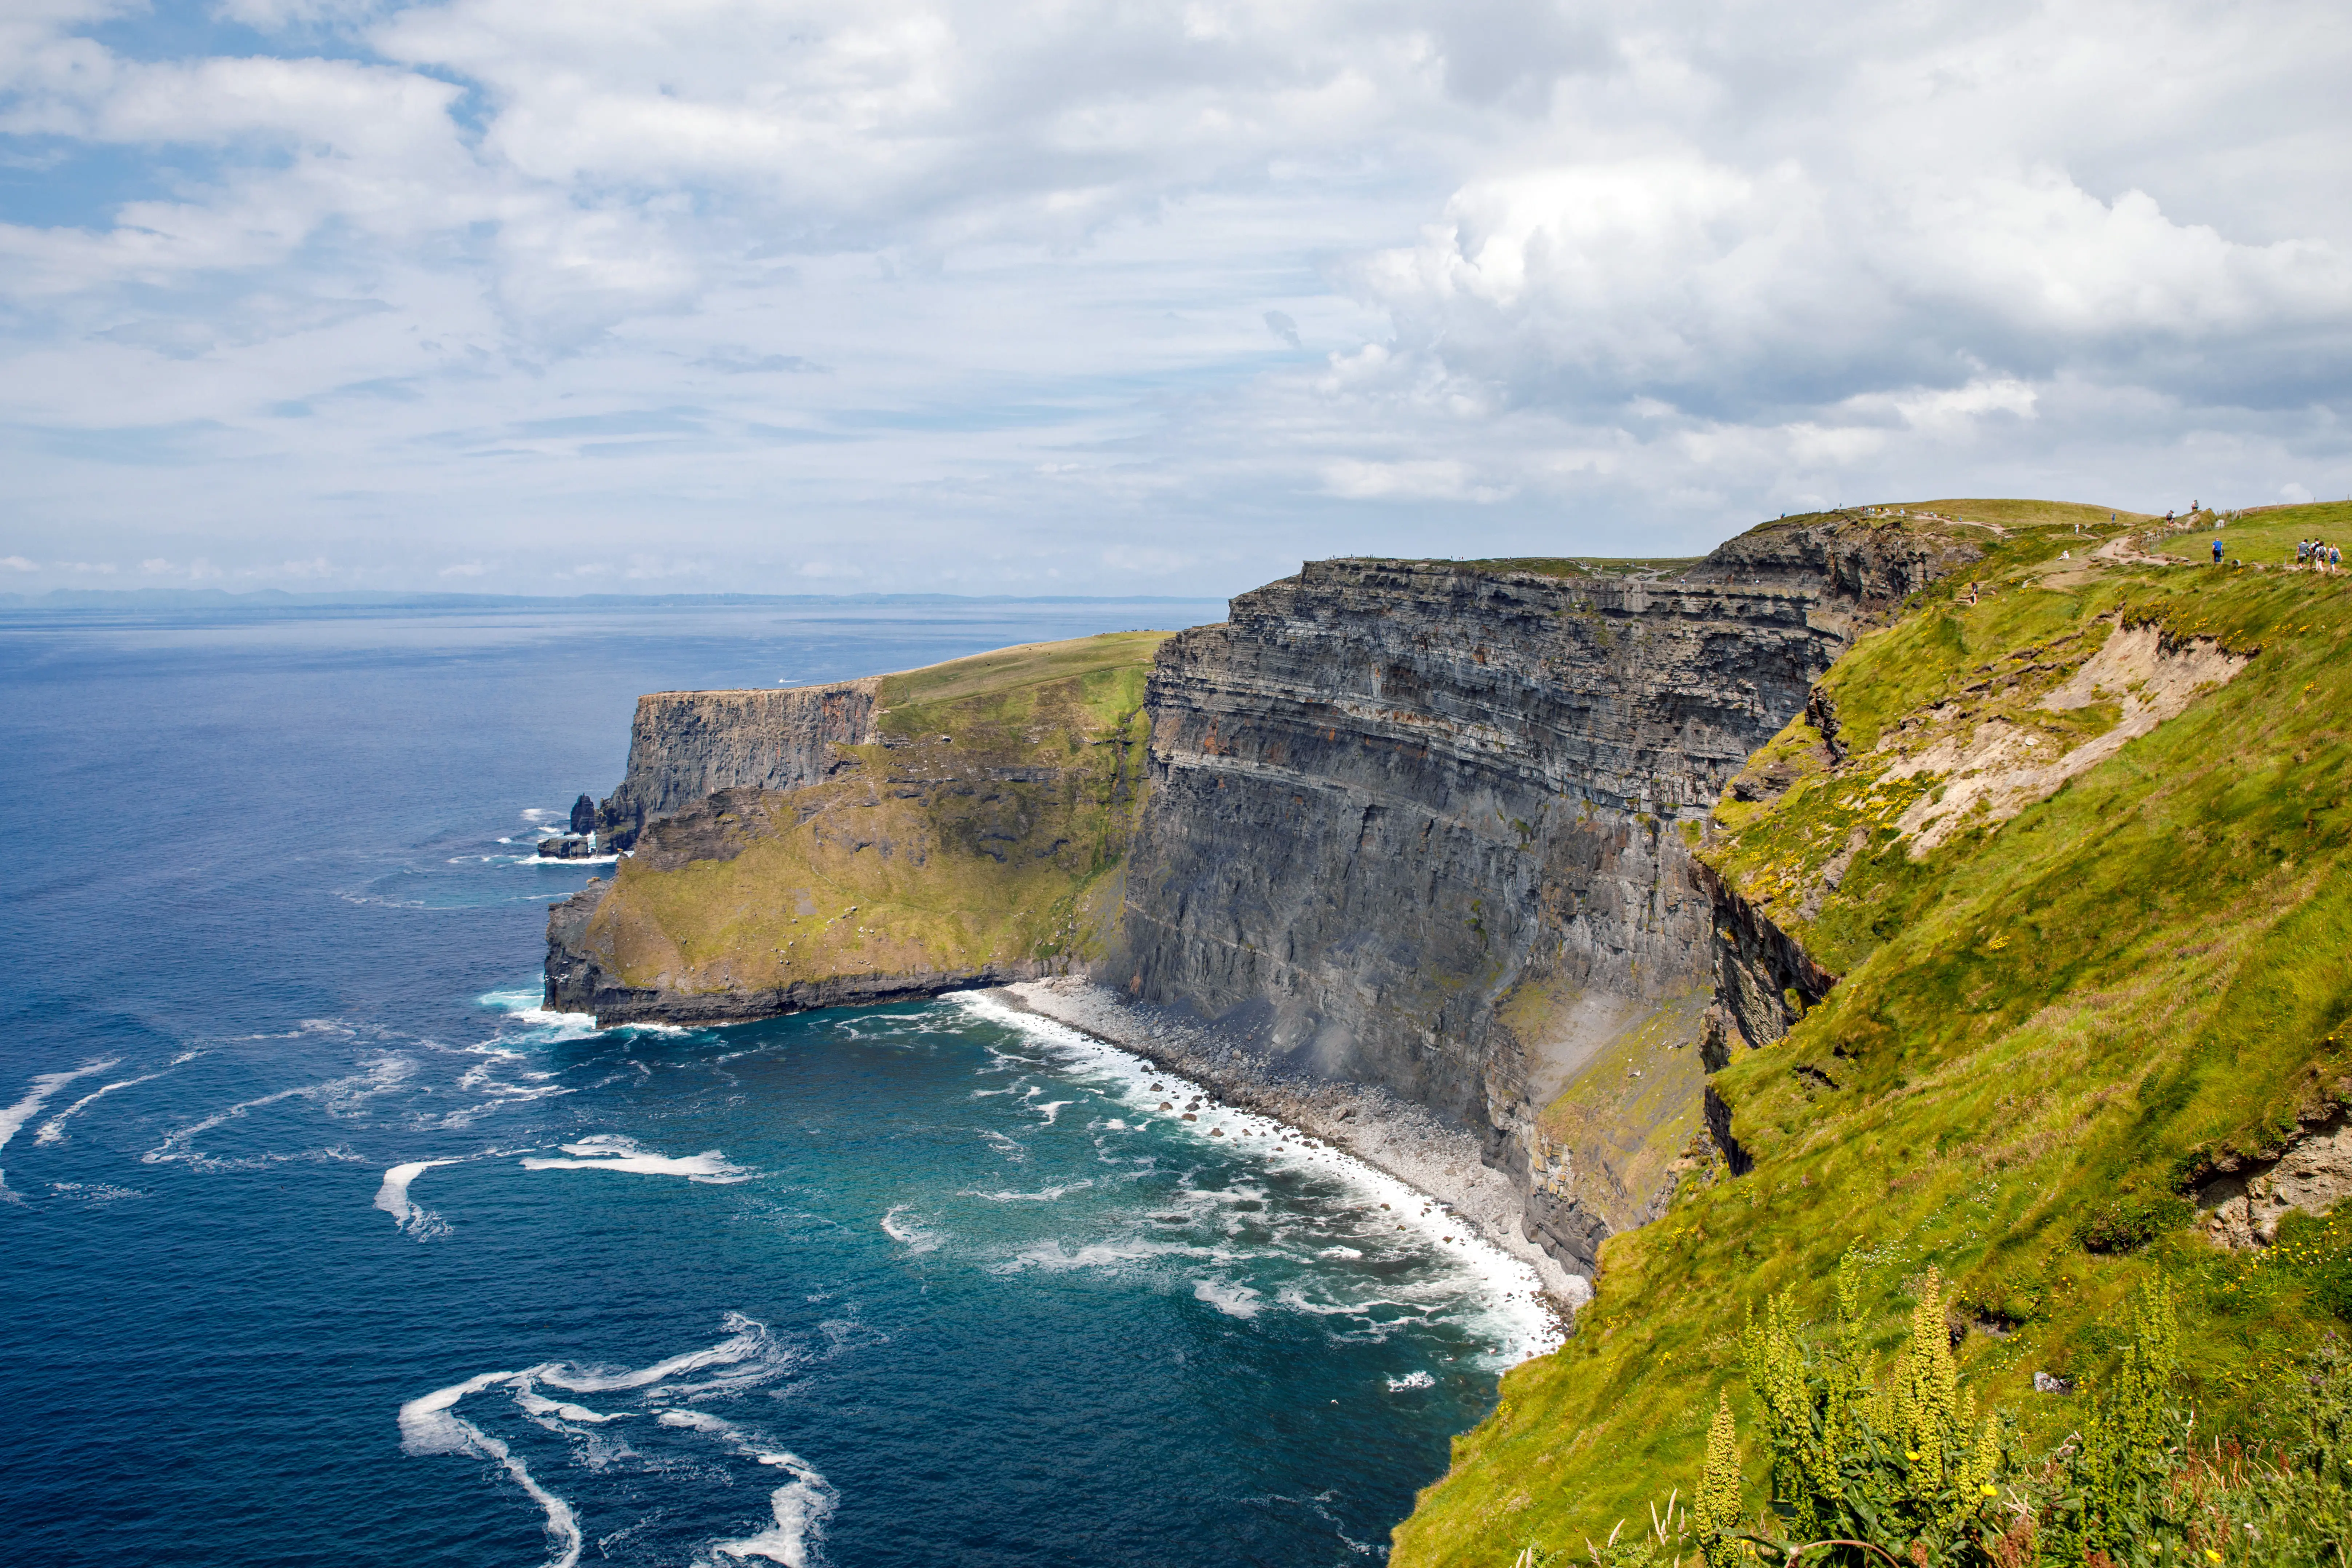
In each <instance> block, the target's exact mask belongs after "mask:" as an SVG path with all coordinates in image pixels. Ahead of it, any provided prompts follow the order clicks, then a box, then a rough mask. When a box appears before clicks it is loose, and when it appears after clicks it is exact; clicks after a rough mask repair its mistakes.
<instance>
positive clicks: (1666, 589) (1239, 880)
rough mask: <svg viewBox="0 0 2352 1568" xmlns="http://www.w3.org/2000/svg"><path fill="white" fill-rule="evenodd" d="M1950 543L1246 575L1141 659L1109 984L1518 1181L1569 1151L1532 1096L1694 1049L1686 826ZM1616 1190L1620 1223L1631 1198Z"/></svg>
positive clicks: (1929, 573) (1691, 892)
mask: <svg viewBox="0 0 2352 1568" xmlns="http://www.w3.org/2000/svg"><path fill="white" fill-rule="evenodd" d="M1966 553H1967V551H1966V548H1965V547H1959V548H1957V549H1947V550H1943V551H1940V552H1939V551H1937V550H1935V549H1932V548H1928V547H1925V546H1922V545H1921V544H1920V543H1919V542H1917V541H1916V540H1912V539H1908V538H1904V537H1901V536H1895V535H1890V534H1872V533H1870V532H1869V531H1865V530H1861V529H1843V530H1841V529H1835V528H1801V527H1799V528H1789V529H1784V530H1778V531H1770V530H1768V531H1759V533H1757V534H1751V535H1748V536H1743V538H1742V539H1740V540H1738V541H1735V542H1733V544H1732V545H1730V546H1727V547H1726V548H1725V549H1724V550H1723V551H1719V552H1717V554H1716V555H1714V556H1711V557H1709V558H1708V559H1707V560H1706V561H1704V562H1701V563H1696V565H1695V566H1694V567H1692V568H1691V569H1690V570H1688V571H1686V572H1684V573H1681V574H1675V575H1673V576H1664V575H1661V576H1654V577H1648V578H1641V579H1636V578H1633V577H1610V576H1601V575H1592V576H1549V575H1539V574H1534V573H1512V572H1507V571H1505V572H1497V571H1496V570H1495V569H1494V568H1493V567H1492V566H1491V565H1478V566H1456V565H1453V564H1449V563H1408V562H1376V561H1333V562H1320V563H1313V564H1310V565H1308V566H1307V567H1306V568H1305V569H1304V570H1303V571H1302V572H1301V573H1300V574H1299V575H1298V576H1297V577H1293V578H1289V579H1286V580H1285V581H1283V582H1280V583H1276V584H1272V585H1270V586H1268V587H1265V588H1262V589H1259V590H1257V591H1256V592H1255V593H1252V594H1247V595H1243V596H1242V597H1240V598H1238V599H1236V600H1234V604H1233V612H1232V618H1231V620H1230V621H1228V622H1226V623H1225V624H1223V625H1220V626H1203V627H1199V628H1196V629H1194V630H1192V631H1189V632H1185V633H1183V634H1181V636H1179V637H1176V638H1174V639H1172V640H1171V642H1170V643H1169V644H1168V645H1167V646H1166V647H1163V648H1162V650H1161V652H1160V659H1159V662H1158V664H1157V666H1156V668H1155V669H1154V671H1153V676H1152V681H1151V687H1150V698H1149V707H1150V712H1151V714H1152V719H1153V725H1152V745H1151V758H1150V765H1151V796H1150V807H1149V809H1148V810H1147V813H1146V816H1145V819H1144V823H1143V826H1142V828H1141V831H1140V835H1139V841H1138V846H1137V850H1136V856H1135V862H1134V867H1133V870H1132V874H1131V881H1130V885H1129V904H1128V918H1127V922H1126V929H1125V936H1126V946H1125V949H1124V951H1123V952H1120V953H1119V954H1118V958H1117V960H1116V963H1115V964H1114V965H1113V966H1112V967H1111V968H1110V969H1109V971H1108V972H1107V973H1105V974H1104V976H1103V977H1104V978H1105V979H1106V980H1108V981H1109V982H1110V983H1112V984H1117V985H1118V986H1120V987H1122V988H1123V989H1124V990H1126V991H1127V992H1128V993H1129V994H1130V995H1132V996H1134V997H1135V998H1137V999H1139V1000H1141V1001H1145V1002H1150V1003H1154V1004H1159V1005H1174V1006H1179V1007H1184V1008H1189V1009H1192V1010H1193V1011H1196V1012H1198V1013H1200V1014H1201V1015H1202V1016H1207V1017H1210V1018H1213V1019H1219V1020H1222V1021H1223V1022H1224V1023H1225V1024H1226V1025H1227V1026H1230V1027H1232V1028H1234V1029H1236V1030H1239V1031H1244V1032H1246V1033H1248V1034H1250V1035H1251V1036H1253V1037H1255V1039H1256V1040H1258V1041H1259V1042H1260V1043H1262V1044H1263V1045H1265V1046H1266V1047H1270V1048H1271V1049H1273V1050H1274V1051H1276V1053H1278V1054H1280V1055H1282V1056H1284V1057H1285V1058H1287V1059H1288V1061H1289V1062H1290V1063H1292V1064H1293V1065H1296V1066H1298V1067H1301V1068H1309V1069H1312V1070H1314V1071H1317V1072H1321V1073H1327V1074H1332V1075H1336V1076H1343V1077H1347V1078H1350V1079H1358V1080H1361V1081H1370V1082H1376V1083H1380V1084H1382V1085H1385V1086H1387V1087H1389V1088H1391V1089H1393V1090H1395V1091H1396V1092H1398V1093H1400V1094H1402V1095H1403V1096H1405V1097H1407V1098H1410V1099H1412V1100H1418V1101H1420V1102H1422V1103H1423V1104H1425V1105H1428V1106H1430V1107H1432V1108H1433V1109H1435V1110H1440V1111H1441V1112H1444V1113H1445V1114H1448V1115H1450V1116H1452V1117H1454V1118H1457V1119H1458V1120H1460V1121H1463V1122H1464V1123H1465V1124H1466V1125H1468V1126H1470V1127H1472V1128H1474V1129H1475V1130H1477V1131H1481V1132H1482V1133H1483V1134H1485V1135H1486V1138H1487V1139H1488V1146H1489V1149H1490V1152H1491V1156H1492V1157H1493V1158H1495V1159H1496V1161H1497V1163H1505V1164H1507V1165H1513V1164H1519V1163H1522V1162H1528V1163H1529V1164H1530V1165H1531V1179H1532V1180H1533V1182H1534V1184H1535V1185H1536V1187H1537V1188H1538V1192H1540V1191H1541V1189H1542V1186H1543V1184H1544V1173H1545V1171H1546V1169H1547V1168H1550V1169H1552V1170H1553V1171H1554V1172H1555V1173H1558V1170H1559V1165H1560V1164H1561V1163H1562V1161H1563V1160H1564V1158H1565V1156H1564V1154H1563V1153H1562V1152H1561V1151H1559V1150H1558V1149H1555V1148H1553V1147H1552V1146H1551V1141H1550V1140H1549V1138H1548V1137H1547V1136H1546V1135H1545V1133H1544V1131H1543V1130H1542V1128H1541V1127H1540V1126H1539V1116H1538V1113H1539V1112H1540V1111H1541V1110H1542V1109H1543V1108H1544V1107H1546V1106H1547V1105H1549V1104H1550V1103H1551V1102H1552V1101H1553V1100H1555V1099H1558V1098H1559V1097H1560V1094H1561V1090H1562V1089H1565V1088H1566V1087H1568V1086H1569V1085H1570V1082H1571V1080H1573V1079H1576V1078H1577V1076H1578V1074H1579V1073H1580V1070H1582V1069H1584V1068H1587V1067H1588V1066H1589V1065H1590V1064H1591V1063H1592V1061H1593V1060H1594V1058H1595V1057H1596V1054H1597V1053H1599V1052H1601V1050H1602V1048H1603V1047H1608V1046H1611V1045H1612V1043H1615V1044H1618V1045H1622V1044H1624V1043H1625V1042H1627V1041H1630V1040H1633V1039H1635V1038H1637V1037H1641V1038H1646V1039H1648V1040H1650V1042H1651V1047H1652V1049H1653V1054H1655V1051H1656V1050H1657V1049H1665V1050H1673V1049H1677V1048H1680V1047H1684V1046H1686V1045H1689V1044H1691V1043H1693V1042H1695V1041H1696V1037H1697V1034H1698V1030H1699V1027H1700V1020H1701V1015H1702V1014H1703V1012H1704V1010H1705V994H1706V992H1707V991H1708V990H1710V989H1711V988H1712V982H1713V980H1714V977H1715V976H1714V967H1715V962H1716V961H1715V957H1714V953H1713V940H1712V939H1713V925H1714V921H1713V910H1712V906H1711V904H1710V902H1709V900H1708V896H1707V893H1706V890H1705V889H1703V888H1702V887H1701V886H1700V885H1699V883H1698V882H1697V880H1696V878H1695V877H1694V875H1693V874H1692V869H1691V861H1690V858H1689V855H1688V852H1687V849H1686V847H1685V838H1684V836H1683V831H1682V824H1683V822H1684V821H1685V819H1688V818H1694V817H1696V816H1697V815H1698V814H1702V813H1704V812H1705V811H1706V808H1707V807H1708V806H1710V805H1712V804H1713V803H1714V801H1715V799H1716V797H1717V795H1718V794H1719V793H1720V791H1721V789H1722V787H1723V784H1724V783H1725V781H1726V780H1727V779H1728V778H1729V777H1730V776H1731V775H1732V774H1733V773H1736V772H1737V771H1738V769H1739V767H1740V765H1741V763H1742V762H1743V761H1744V760H1745V759H1746V757H1747V756H1748V753H1749V752H1752V751H1754V750H1755V749H1756V748H1757V747H1758V746H1759V745H1760V744H1761V743H1762V742H1765V741H1766V740H1768V739H1769V738H1770V737H1771V736H1772V735H1773V734H1774V733H1775V732H1776V731H1778V730H1780V727H1781V726H1782V725H1783V724H1784V723H1786V722H1787V721H1789V719H1790V717H1792V716H1793V715H1795V714H1796V713H1798V712H1799V711H1801V710H1803V708H1804V706H1805V702H1806V698H1807V693H1808V691H1809V689H1810V688H1811V683H1812V682H1813V680H1814V679H1816V678H1817V677H1818V676H1819V675H1820V674H1821V673H1822V671H1823V670H1824V669H1826V668H1828V666H1829V664H1830V662H1831V660H1832V659H1833V658H1835V657H1836V656H1837V654H1838V653H1839V652H1840V651H1841V650H1842V649H1843V647H1845V646H1846V644H1847V643H1848V641H1850V640H1851V638H1852V637H1853V634H1854V630H1855V628H1856V626H1858V625H1860V624H1862V623H1863V621H1864V620H1865V619H1866V618H1867V617H1868V616H1870V615H1871V614H1872V613H1874V611H1875V610H1876V609H1878V608H1881V607H1883V606H1884V605H1885V603H1886V602H1887V601H1889V600H1891V599H1893V598H1895V597H1898V596H1899V595H1903V594H1906V593H1908V592H1911V591H1913V590H1914V589H1916V587H1918V586H1920V585H1923V584H1925V583H1926V582H1927V581H1928V580H1930V579H1931V578H1932V577H1933V576H1934V575H1935V574H1937V572H1938V571H1939V570H1941V569H1942V568H1943V567H1944V566H1945V565H1947V564H1948V563H1949V562H1950V561H1951V560H1954V559H1958V558H1964V557H1965V554H1966ZM1662 1020H1663V1024H1662ZM1661 1027H1664V1030H1665V1033H1667V1034H1670V1035H1672V1036H1673V1037H1674V1038H1673V1039H1671V1040H1665V1041H1664V1042H1663V1044H1661V1041H1660V1029H1661ZM1612 1054H1613V1053H1612ZM1687 1054H1692V1055H1695V1053H1687ZM1691 1070H1692V1073H1693V1074H1695V1073H1696V1068H1692V1069H1691ZM1692 1088H1693V1090H1694V1093H1693V1095H1692V1096H1689V1097H1685V1098H1687V1099H1690V1100H1695V1098H1696V1096H1695V1090H1696V1077H1695V1076H1694V1077H1693V1079H1692ZM1670 1111H1672V1112H1673V1113H1672V1114H1671V1116H1670V1115H1669V1112H1670ZM1685 1114H1693V1115H1695V1106H1693V1105H1685V1106H1683V1107H1682V1109H1681V1110H1679V1111H1674V1110H1673V1108H1672V1107H1670V1106H1661V1108H1660V1110H1659V1112H1658V1115H1659V1117H1660V1119H1661V1121H1660V1126H1659V1127H1658V1128H1656V1129H1654V1131H1655V1133H1656V1134H1657V1136H1658V1137H1662V1138H1665V1139H1667V1140H1668V1141H1669V1142H1675V1141H1681V1140H1685V1139H1686V1137H1687V1135H1688V1133H1689V1132H1691V1131H1695V1130H1696V1127H1695V1124H1694V1125H1693V1126H1691V1127H1685V1128H1682V1129H1680V1130H1679V1131H1675V1128H1674V1127H1672V1126H1671V1125H1669V1122H1679V1121H1682V1120H1684V1117H1685ZM1635 1142H1640V1140H1639V1139H1636V1140H1635ZM1589 1157H1590V1156H1589ZM1627 1157H1629V1158H1630V1156H1627ZM1601 1158H1602V1159H1603V1163H1606V1159H1607V1156H1606V1154H1605V1152H1603V1153H1602V1155H1601ZM1653 1163H1657V1162H1653ZM1660 1173H1661V1174H1662V1173H1663V1164H1662V1163H1661V1167H1660ZM1555 1185H1556V1186H1557V1185H1559V1183H1557V1182H1556V1183H1555ZM1581 1185H1582V1187H1583V1188H1584V1189H1585V1190H1586V1191H1587V1192H1588V1193H1589V1192H1591V1190H1592V1186H1593V1184H1592V1182H1591V1181H1589V1180H1588V1181H1585V1182H1584V1183H1582V1184H1581ZM1604 1185H1605V1184H1604ZM1620 1185H1625V1190H1626V1203H1625V1204H1624V1205H1621V1206H1624V1207H1626V1208H1627V1209H1628V1211H1629V1212H1627V1213H1624V1214H1622V1215H1607V1216H1605V1217H1606V1220H1607V1223H1608V1225H1609V1226H1611V1227H1614V1226H1622V1224H1626V1223H1632V1222H1633V1221H1634V1220H1636V1219H1638V1218H1641V1217H1645V1216H1644V1215H1642V1214H1640V1213H1639V1212H1637V1211H1639V1210H1640V1209H1642V1208H1643V1206H1644V1205H1646V1204H1647V1203H1648V1201H1649V1198H1650V1193H1649V1192H1648V1191H1646V1190H1640V1189H1641V1186H1642V1184H1640V1183H1638V1182H1637V1183H1633V1184H1630V1185H1626V1184H1620ZM1653 1185H1654V1184H1653ZM1562 1224H1563V1226H1566V1227H1567V1228H1569V1229H1574V1228H1576V1227H1577V1225H1580V1224H1582V1225H1585V1228H1587V1229H1589V1228H1591V1227H1590V1226H1589V1224H1585V1222H1584V1221H1577V1222H1575V1223H1573V1224H1571V1223H1570V1221H1569V1220H1567V1219H1566V1218H1565V1217H1563V1219H1562ZM1559 1239H1560V1240H1561V1242H1562V1245H1563V1246H1564V1247H1566V1249H1567V1250H1568V1251H1570V1252H1583V1251H1585V1250H1588V1249H1589V1245H1590V1243H1589V1242H1588V1243H1587V1244H1585V1245H1578V1244H1575V1243H1572V1242H1570V1241H1568V1240H1567V1239H1566V1238H1565V1237H1563V1238H1559ZM1591 1240H1597V1237H1592V1238H1591Z"/></svg>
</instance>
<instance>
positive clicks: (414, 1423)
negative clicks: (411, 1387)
mask: <svg viewBox="0 0 2352 1568" xmlns="http://www.w3.org/2000/svg"><path fill="white" fill-rule="evenodd" d="M527 1375H528V1374H527V1373H511V1372H485V1373H477V1374H476V1375H475V1376H472V1377H469V1378H467V1380H466V1381H465V1382H463V1383H453V1384H450V1385H449V1386H448V1387H446V1388H436V1389H435V1390H434V1391H433V1392H432V1393H430V1394H425V1396H424V1397H422V1398H419V1399H412V1400H410V1401H409V1402H408V1403H407V1404H405V1405H402V1406H401V1407H400V1447H401V1450H402V1452H404V1453H407V1454H412V1455H418V1456H422V1455H426V1454H465V1455H470V1456H474V1457H477V1458H492V1459H496V1460H497V1461H498V1462H499V1465H501V1466H502V1467H504V1468H505V1470H506V1472H507V1474H508V1476H509V1477H510V1478H512V1479H513V1480H514V1483H515V1484H516V1485H517V1486H519V1487H520V1488H522V1489H523V1491H524V1493H525V1494H526V1495H528V1496H529V1497H530V1500H532V1501H533V1502H536V1503H537V1504H539V1506H540V1509H541V1511H542V1512H544V1513H545V1514H546V1515H547V1534H548V1539H549V1541H550V1542H551V1544H552V1545H553V1546H554V1548H555V1551H554V1554H553V1555H552V1556H551V1557H550V1558H549V1559H548V1568H574V1564H576V1563H579V1561H580V1521H579V1520H578V1519H577V1518H576V1517H575V1516H574V1515H573V1513H572V1505H571V1504H570V1503H568V1502H566V1501H564V1500H562V1498H560V1497H557V1496H556V1495H555V1494H554V1493H553V1492H551V1491H549V1490H548V1489H546V1488H545V1487H542V1486H541V1485H540V1484H539V1482H538V1481H537V1479H534V1478H533V1477H532V1475H531V1473H530V1468H528V1467H527V1466H525V1465H524V1464H523V1462H522V1461H521V1460H520V1459H519V1458H516V1457H515V1455H514V1452H513V1451H512V1450H511V1449H509V1447H507V1446H506V1444H505V1442H504V1441H502V1440H501V1439H499V1438H497V1437H493V1436H490V1435H489V1434H488V1433H487V1432H485V1431H483V1430H482V1429H481V1428H480V1427H479V1426H475V1425H474V1424H473V1423H472V1422H470V1421H468V1420H467V1419H466V1418H465V1417H464V1416H462V1415H458V1414H457V1402H458V1401H459V1400H461V1399H463V1398H465V1397H466V1396H467V1394H479V1393H480V1392H481V1391H482V1390H484V1389H486V1388H488V1387H490V1386H491V1385H492V1384H500V1383H514V1382H517V1381H519V1380H520V1378H522V1377H524V1376H527Z"/></svg>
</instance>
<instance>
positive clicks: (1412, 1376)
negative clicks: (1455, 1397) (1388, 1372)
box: [1388, 1372, 1437, 1394]
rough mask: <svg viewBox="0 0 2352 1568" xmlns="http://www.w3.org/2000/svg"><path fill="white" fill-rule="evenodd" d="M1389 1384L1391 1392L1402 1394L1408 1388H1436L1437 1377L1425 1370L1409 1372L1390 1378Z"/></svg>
mask: <svg viewBox="0 0 2352 1568" xmlns="http://www.w3.org/2000/svg"><path fill="white" fill-rule="evenodd" d="M1388 1384H1389V1392H1390V1393H1391V1394H1402V1393H1403V1392H1404V1391H1405V1390H1406V1389H1408V1388H1435V1387H1436V1386H1437V1379H1435V1378H1433V1377H1432V1376H1430V1375H1429V1373H1425V1372H1409V1373H1405V1374H1404V1375H1403V1376H1402V1377H1392V1378H1390V1379H1389V1380H1388Z"/></svg>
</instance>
